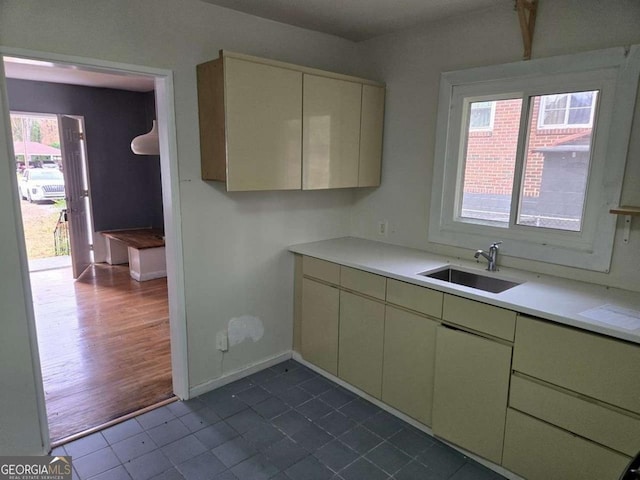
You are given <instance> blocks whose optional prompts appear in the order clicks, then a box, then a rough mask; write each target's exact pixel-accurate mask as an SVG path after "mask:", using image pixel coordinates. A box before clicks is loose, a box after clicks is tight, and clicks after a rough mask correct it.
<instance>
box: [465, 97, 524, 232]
mask: <svg viewBox="0 0 640 480" xmlns="http://www.w3.org/2000/svg"><path fill="white" fill-rule="evenodd" d="M476 103H480V104H483V103H487V102H476ZM492 103H493V104H494V106H493V108H495V113H494V119H493V129H492V130H491V131H481V132H474V131H472V129H471V128H470V129H468V130H467V132H466V145H467V149H466V152H465V158H464V165H465V169H464V184H463V188H462V205H461V209H460V212H459V215H460V217H465V218H473V219H479V220H488V221H494V222H502V223H505V224H508V222H509V214H510V212H511V192H512V190H513V173H514V169H515V163H516V149H517V145H518V128H519V126H520V112H521V110H522V99H521V98H515V99H508V100H496V101H495V102H492ZM474 104H475V103H472V104H471V107H470V108H471V112H473V110H474Z"/></svg>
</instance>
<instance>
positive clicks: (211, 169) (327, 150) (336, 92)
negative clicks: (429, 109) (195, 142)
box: [197, 52, 384, 191]
mask: <svg viewBox="0 0 640 480" xmlns="http://www.w3.org/2000/svg"><path fill="white" fill-rule="evenodd" d="M197 74H198V105H199V117H200V150H201V163H202V178H203V179H204V180H217V181H222V182H225V183H226V187H227V191H251V190H299V189H304V190H316V189H328V188H345V187H373V186H378V185H380V165H381V157H382V129H383V120H384V86H382V85H380V84H377V83H375V82H371V81H368V80H364V79H359V78H356V77H349V76H346V75H340V74H335V73H330V72H324V71H320V70H315V69H311V68H307V67H301V66H297V65H291V64H286V63H282V62H276V61H271V60H265V59H261V58H256V57H250V56H246V55H240V54H231V53H228V52H221V54H220V58H218V59H216V60H212V61H210V62H207V63H203V64H201V65H198V67H197Z"/></svg>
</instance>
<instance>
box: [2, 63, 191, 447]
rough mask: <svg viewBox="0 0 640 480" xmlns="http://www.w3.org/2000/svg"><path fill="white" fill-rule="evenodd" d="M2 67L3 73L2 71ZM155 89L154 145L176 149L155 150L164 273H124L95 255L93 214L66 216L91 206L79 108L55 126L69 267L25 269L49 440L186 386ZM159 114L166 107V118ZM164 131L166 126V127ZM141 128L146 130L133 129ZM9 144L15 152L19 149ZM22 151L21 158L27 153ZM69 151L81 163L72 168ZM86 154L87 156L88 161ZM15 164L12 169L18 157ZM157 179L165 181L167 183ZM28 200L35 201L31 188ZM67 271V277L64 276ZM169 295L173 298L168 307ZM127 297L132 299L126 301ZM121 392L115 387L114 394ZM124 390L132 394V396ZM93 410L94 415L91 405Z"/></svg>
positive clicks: (167, 163) (171, 161)
mask: <svg viewBox="0 0 640 480" xmlns="http://www.w3.org/2000/svg"><path fill="white" fill-rule="evenodd" d="M21 60H22V61H25V59H21ZM5 62H6V57H5ZM28 63H29V65H30V66H33V65H34V64H37V63H39V61H38V60H33V59H29V61H28ZM47 63H48V66H51V65H52V63H50V62H47ZM6 65H7V64H6V63H5V67H6ZM67 67H68V64H64V68H65V69H68V68H67ZM43 68H44V66H43ZM85 68H88V67H86V65H83V64H80V65H75V68H74V69H73V70H75V71H83V69H85ZM5 69H6V70H9V69H7V68H5ZM95 69H96V68H95V67H92V70H93V72H92V73H96V72H95ZM100 70H101V73H104V74H105V75H111V76H118V75H122V74H121V72H119V71H113V70H109V69H104V68H101V69H100ZM124 76H126V77H129V79H134V77H135V76H134V75H132V74H131V73H127V74H126V75H124ZM144 76H145V77H146V79H147V80H149V79H151V82H152V84H153V85H154V86H156V87H159V88H157V89H156V94H157V90H160V93H161V94H162V93H167V87H169V90H170V87H171V84H170V81H167V79H166V77H165V76H160V75H157V76H156V75H149V74H145V75H144ZM7 77H9V78H10V76H9V75H7ZM37 81H44V82H46V81H47V79H46V77H41V78H39V79H38V80H37ZM8 82H10V80H8ZM9 86H10V85H9ZM85 87H86V85H85ZM8 93H9V102H10V105H11V88H8ZM160 98H161V102H158V110H159V115H158V116H159V117H160V118H159V121H160V124H161V125H163V126H164V132H165V135H167V136H170V138H164V139H163V144H164V145H163V146H164V148H161V151H162V150H164V154H165V155H166V156H169V157H173V158H165V159H164V161H163V160H162V158H160V159H156V160H157V161H158V163H159V166H160V170H161V171H162V176H163V178H162V179H161V182H162V186H163V190H164V191H163V192H162V193H161V197H160V202H161V203H164V204H166V203H167V202H166V199H167V198H169V199H171V200H172V202H169V205H170V207H171V208H170V209H169V211H168V212H167V215H165V216H166V217H168V218H169V221H168V222H164V223H165V224H164V232H165V235H166V236H167V237H168V241H167V250H169V255H167V256H168V257H169V258H170V260H169V261H168V262H167V264H168V265H167V271H168V276H169V279H167V278H164V279H154V280H151V281H148V282H138V281H136V280H134V279H132V278H131V275H130V274H129V270H128V267H127V266H126V265H110V264H108V263H106V262H104V261H101V260H104V258H103V257H104V252H103V253H102V254H98V255H97V256H95V253H96V251H95V250H96V249H95V246H96V245H95V244H96V243H99V242H100V241H102V242H103V239H102V238H100V240H98V235H96V228H94V227H91V225H92V223H93V222H92V221H91V219H90V218H88V221H86V220H85V221H84V222H83V221H75V222H74V221H73V218H76V219H80V218H85V219H86V218H87V215H88V214H90V213H91V211H92V208H91V202H90V191H91V188H90V182H89V180H88V176H89V173H90V171H91V165H87V158H86V157H87V156H86V148H85V146H84V145H83V141H84V137H85V129H84V126H83V124H82V121H81V119H80V118H78V116H73V115H64V116H61V117H59V121H60V125H61V126H62V129H61V130H62V131H63V132H66V133H63V134H62V137H63V139H64V137H65V136H66V137H67V139H68V140H70V142H68V143H67V145H66V146H63V145H64V142H61V144H60V147H61V148H60V150H61V157H64V158H63V159H62V161H61V165H60V166H61V167H62V172H63V176H64V180H65V181H64V183H65V186H66V188H67V189H69V186H70V185H72V186H74V187H75V190H76V191H79V192H80V194H79V195H77V196H76V197H75V198H73V197H71V198H70V196H69V195H68V193H67V195H66V203H67V204H66V205H65V206H66V207H67V211H66V218H65V220H67V222H69V220H71V221H70V222H69V223H70V233H71V234H70V236H69V240H70V241H69V243H70V245H69V247H70V248H69V253H70V257H71V259H72V261H73V268H70V267H65V268H52V269H44V270H42V271H41V272H34V273H32V274H31V276H30V283H31V287H32V298H33V307H34V312H35V318H34V322H35V324H36V326H37V331H38V339H37V340H38V347H39V358H36V359H35V360H36V361H38V362H39V363H40V364H41V367H42V377H43V385H44V397H45V399H46V410H47V412H48V415H47V416H48V420H49V422H48V424H49V433H50V435H48V434H47V437H48V438H43V443H44V444H45V445H47V444H48V443H49V442H48V440H49V439H51V440H52V442H53V443H54V444H58V443H60V442H61V441H64V439H65V438H70V437H77V435H81V434H82V433H83V432H88V431H92V430H93V429H95V428H99V427H100V426H101V425H104V424H108V423H112V422H114V421H117V419H118V418H121V417H122V416H123V415H127V414H128V413H130V412H133V411H135V410H138V409H140V408H145V407H148V406H149V405H152V404H154V403H156V402H158V401H163V400H165V399H167V398H169V397H172V396H173V395H174V393H176V394H178V395H179V396H180V397H181V398H186V397H187V395H188V391H187V389H186V378H187V376H186V361H185V359H184V356H183V353H184V351H185V347H184V345H183V343H184V342H185V337H186V335H184V334H185V332H184V331H183V330H184V325H183V322H184V316H183V312H182V309H181V308H180V306H181V305H182V303H183V302H182V298H183V292H182V288H183V287H182V282H181V278H180V277H178V278H171V276H172V273H173V274H174V275H175V272H176V271H177V269H176V261H175V260H176V258H177V259H178V262H179V263H181V258H180V254H179V251H177V250H176V248H175V247H176V243H179V242H176V238H179V234H178V232H177V231H176V223H175V220H176V218H179V217H176V212H175V206H177V205H175V204H174V203H173V201H174V200H175V198H176V197H177V195H176V194H177V192H176V191H175V187H176V186H177V178H175V174H176V170H177V169H176V162H175V157H174V155H171V153H172V152H174V151H175V145H174V138H173V132H172V131H171V129H168V128H167V126H168V125H167V124H168V123H171V124H172V122H168V121H167V118H166V115H167V112H171V111H172V108H171V107H172V105H171V104H170V103H171V102H170V100H169V101H168V100H167V98H169V97H168V95H161V96H160ZM160 112H161V113H160ZM162 115H164V116H165V118H164V121H163V119H162ZM161 131H162V130H161ZM167 131H169V133H171V135H168V132H167ZM141 133H144V131H138V132H136V134H141ZM133 136H135V135H132V136H131V138H130V139H129V141H130V140H131V139H132V138H133ZM161 136H162V133H161ZM172 144H173V145H172ZM127 147H128V145H127ZM168 147H170V148H168ZM14 149H15V152H16V155H17V152H18V150H19V149H18V148H17V147H14ZM65 150H66V152H65ZM24 157H25V159H26V157H27V155H26V154H25V155H24ZM69 158H70V159H71V160H67V161H66V162H65V159H69ZM16 160H18V159H17V158H16ZM74 161H76V163H77V164H76V167H79V168H76V169H72V168H70V167H71V164H72V163H73V162H74ZM90 162H91V160H90V159H89V161H88V163H89V164H90ZM24 163H25V167H24V169H25V170H33V171H35V170H42V171H44V170H45V168H43V165H35V164H33V163H32V164H30V165H29V163H28V161H26V160H25V162H24ZM65 163H66V165H65ZM16 165H17V166H16V168H17V169H19V168H20V166H19V165H18V164H16ZM29 167H31V168H29ZM52 170H53V169H52ZM73 172H76V173H73ZM77 172H80V174H78V173H77ZM166 176H168V177H169V178H167V177H166ZM172 177H173V178H172ZM164 187H168V190H169V192H167V191H166V190H167V189H165V188H164ZM27 193H28V192H27ZM31 200H32V201H39V200H34V198H33V197H32V198H31ZM28 201H29V197H28V195H27V198H26V200H20V199H18V203H20V202H25V203H26V202H28ZM74 202H75V204H74ZM42 203H44V201H43V202H42ZM69 207H71V208H69ZM73 215H76V217H74V216H73ZM23 218H24V215H23ZM74 225H75V227H74ZM87 225H89V228H88V227H87ZM74 230H75V231H74ZM73 239H75V242H74V240H73ZM74 243H75V244H76V245H75V247H78V246H87V247H89V248H86V249H80V250H81V251H80V254H76V253H77V251H78V250H79V249H78V248H74V245H73V244H74ZM101 255H102V257H101ZM94 256H95V258H94ZM24 273H25V274H26V273H27V272H24ZM74 277H75V278H76V280H75V281H73V278H74ZM69 278H71V280H72V281H71V282H68V280H69ZM167 280H168V281H167ZM169 284H171V287H169V286H168V285H169ZM168 300H169V301H168ZM170 304H173V305H172V308H170ZM128 307H132V309H131V310H129V311H127V308H128ZM170 312H171V315H170ZM170 318H171V322H172V323H174V324H177V325H176V327H177V328H174V329H173V330H170V328H169V322H170ZM43 335H46V336H47V337H48V339H47V340H46V341H43V340H42V339H41V337H42V336H43ZM136 335H137V337H136ZM170 336H171V337H173V338H172V339H171V346H172V347H174V346H173V344H174V343H175V344H176V345H175V347H174V348H170V341H169V339H170ZM128 337H132V338H133V339H130V338H128ZM129 340H131V341H129ZM145 342H146V343H145ZM136 355H137V356H136ZM159 356H162V357H163V364H162V366H160V367H158V366H157V365H155V364H154V360H153V359H154V358H157V357H159ZM156 363H157V362H156ZM172 363H173V367H172ZM76 367H80V368H76ZM172 372H177V375H172ZM172 377H173V378H172ZM148 379H151V380H154V381H155V387H158V385H160V387H159V389H156V392H155V393H154V388H155V387H150V386H149V385H150V383H149V382H147V380H148ZM152 383H153V382H152ZM101 389H102V390H101ZM62 390H66V392H67V393H65V394H64V395H63V394H61V393H60V392H61V391H62ZM158 391H161V392H160V395H157V393H158ZM69 392H71V394H70V393H69ZM118 392H119V395H116V393H118ZM78 395H80V396H78ZM63 397H66V399H63ZM60 399H63V400H62V401H60ZM131 399H135V400H136V401H134V402H129V400H131ZM56 401H57V402H58V403H57V404H56ZM65 403H66V405H67V406H66V407H65V406H64V404H65ZM56 405H57V406H56ZM61 405H62V406H61ZM111 407H116V410H117V411H116V410H113V409H112V410H113V411H111V410H109V409H110V408H111ZM96 412H97V413H99V415H96ZM114 412H115V413H114ZM72 417H75V420H73V421H71V420H70V419H71V418H72ZM60 419H63V420H62V422H57V423H56V420H60ZM45 420H46V419H45ZM76 420H77V421H76ZM41 422H42V419H41ZM61 425H62V426H61ZM46 430H47V428H46V427H45V428H43V437H44V435H45V434H46Z"/></svg>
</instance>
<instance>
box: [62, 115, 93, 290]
mask: <svg viewBox="0 0 640 480" xmlns="http://www.w3.org/2000/svg"><path fill="white" fill-rule="evenodd" d="M58 125H59V128H60V147H61V150H62V165H63V173H64V183H65V195H66V199H67V221H68V222H69V241H70V243H71V264H72V267H73V278H78V277H79V276H80V275H82V273H83V272H84V271H85V270H86V269H87V268H88V267H89V266H91V263H92V259H91V237H90V229H89V225H88V218H89V217H88V209H89V199H88V191H89V186H88V182H87V175H86V172H85V171H84V168H85V166H84V162H83V153H84V145H83V135H82V128H81V127H82V125H81V120H80V119H79V118H74V117H69V116H66V115H59V116H58Z"/></svg>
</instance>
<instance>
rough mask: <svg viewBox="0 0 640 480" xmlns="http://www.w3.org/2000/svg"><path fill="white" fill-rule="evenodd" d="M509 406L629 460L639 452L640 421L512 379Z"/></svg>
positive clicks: (537, 384)
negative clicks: (623, 455)
mask: <svg viewBox="0 0 640 480" xmlns="http://www.w3.org/2000/svg"><path fill="white" fill-rule="evenodd" d="M509 406H511V407H513V408H515V409H517V410H520V411H522V412H525V413H528V414H529V415H531V416H533V417H536V418H539V419H541V420H544V421H545V422H549V423H552V424H554V425H557V426H559V427H561V428H563V429H565V430H569V431H570V432H573V433H576V434H578V435H580V436H582V437H585V438H588V439H590V440H593V441H594V442H597V443H600V444H602V445H605V446H607V447H610V448H612V449H614V450H617V451H619V452H622V453H624V454H626V455H629V456H635V455H636V453H637V452H638V451H640V433H639V432H640V420H639V419H638V418H633V417H630V416H628V415H624V414H622V413H620V412H617V411H614V410H611V409H609V408H606V407H603V406H601V405H598V404H596V403H593V402H589V401H587V400H586V399H583V398H579V397H577V396H575V395H571V394H569V393H566V392H562V391H560V390H556V389H554V388H551V387H550V386H546V385H542V384H540V383H538V382H535V381H530V380H527V379H525V378H522V377H519V376H517V375H514V376H512V377H511V393H510V397H509Z"/></svg>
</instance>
